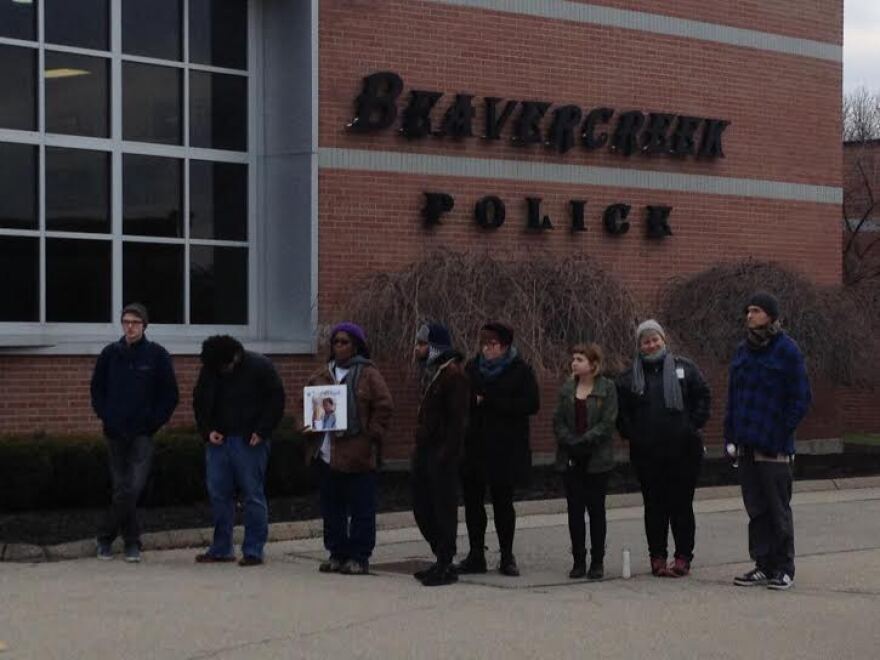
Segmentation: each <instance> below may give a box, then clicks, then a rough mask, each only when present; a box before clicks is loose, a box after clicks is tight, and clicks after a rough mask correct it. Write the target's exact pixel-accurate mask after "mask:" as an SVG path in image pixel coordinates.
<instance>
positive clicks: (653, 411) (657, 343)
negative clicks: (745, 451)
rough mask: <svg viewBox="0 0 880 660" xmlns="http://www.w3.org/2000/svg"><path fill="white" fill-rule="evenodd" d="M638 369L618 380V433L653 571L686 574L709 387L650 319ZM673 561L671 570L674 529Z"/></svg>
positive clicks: (640, 332) (642, 331) (642, 333)
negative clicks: (625, 447)
mask: <svg viewBox="0 0 880 660" xmlns="http://www.w3.org/2000/svg"><path fill="white" fill-rule="evenodd" d="M636 338H637V343H638V353H637V355H636V358H635V361H634V362H633V367H632V368H631V369H630V370H629V371H626V372H624V373H623V374H622V375H621V376H620V378H619V379H618V383H617V392H618V394H617V398H618V406H619V409H618V415H617V429H618V431H620V435H621V436H623V437H624V438H625V439H627V440H629V447H630V464H631V465H632V466H633V468H634V469H635V471H636V475H637V476H638V479H639V483H640V485H641V489H642V498H643V499H644V502H645V532H646V534H647V537H648V552H649V553H650V556H651V572H652V573H653V574H654V575H656V576H658V577H684V576H685V575H687V574H688V573H689V572H690V566H691V561H693V557H694V534H695V531H696V522H695V520H694V506H693V504H694V489H695V488H696V485H697V477H698V476H699V472H700V464H701V463H702V459H703V452H704V450H703V439H702V435H701V433H700V429H702V428H703V426H704V425H705V424H706V422H707V421H708V419H709V406H710V403H711V395H710V392H709V386H708V385H707V384H706V381H705V379H704V378H703V376H702V374H701V373H700V371H699V369H697V367H696V365H695V364H694V363H693V362H691V361H690V360H687V359H685V358H683V357H680V356H677V355H673V354H672V353H671V352H670V351H669V349H668V348H667V346H666V333H665V332H664V331H663V328H662V327H661V326H660V324H659V323H657V321H655V320H654V319H650V320H648V321H645V322H644V323H642V324H641V325H640V326H639V327H638V329H637V330H636ZM670 527H671V528H672V536H673V539H674V540H675V561H674V562H673V563H672V564H670V565H669V566H667V563H666V557H667V551H666V544H667V539H668V536H669V529H670Z"/></svg>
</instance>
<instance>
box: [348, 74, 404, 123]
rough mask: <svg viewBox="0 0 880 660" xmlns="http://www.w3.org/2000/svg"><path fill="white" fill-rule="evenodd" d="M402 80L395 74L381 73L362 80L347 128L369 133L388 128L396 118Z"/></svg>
mask: <svg viewBox="0 0 880 660" xmlns="http://www.w3.org/2000/svg"><path fill="white" fill-rule="evenodd" d="M402 90H403V80H402V79H401V77H400V76H398V75H397V74H396V73H392V72H391V71H381V72H379V73H373V74H371V75H369V76H366V77H365V78H364V86H363V89H362V90H361V93H360V95H359V96H358V97H357V98H356V99H355V101H354V119H352V120H351V123H350V124H348V126H347V128H349V129H351V130H352V131H356V132H358V133H369V132H371V131H380V130H382V129H383V128H388V127H389V126H391V124H393V123H394V120H395V119H396V118H397V97H398V96H400V92H401V91H402Z"/></svg>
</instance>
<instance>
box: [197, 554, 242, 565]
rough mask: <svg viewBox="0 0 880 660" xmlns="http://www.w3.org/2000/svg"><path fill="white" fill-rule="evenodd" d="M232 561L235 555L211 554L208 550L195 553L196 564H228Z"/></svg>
mask: <svg viewBox="0 0 880 660" xmlns="http://www.w3.org/2000/svg"><path fill="white" fill-rule="evenodd" d="M234 561H235V557H220V556H218V555H212V554H211V553H210V552H203V553H201V554H199V555H196V563H197V564H228V563H230V562H234Z"/></svg>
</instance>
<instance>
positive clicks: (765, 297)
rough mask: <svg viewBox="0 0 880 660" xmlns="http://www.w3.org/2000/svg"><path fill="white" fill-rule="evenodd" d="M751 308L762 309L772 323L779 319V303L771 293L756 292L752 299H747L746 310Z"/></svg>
mask: <svg viewBox="0 0 880 660" xmlns="http://www.w3.org/2000/svg"><path fill="white" fill-rule="evenodd" d="M752 306H754V307H760V308H761V309H763V310H764V312H765V313H766V314H767V316H769V317H770V319H771V320H772V321H775V320H776V319H778V318H779V301H778V300H777V299H776V296H774V295H773V294H772V293H767V292H766V291H756V292H755V293H753V294H752V297H751V298H749V303H748V305H746V309H748V308H749V307H752Z"/></svg>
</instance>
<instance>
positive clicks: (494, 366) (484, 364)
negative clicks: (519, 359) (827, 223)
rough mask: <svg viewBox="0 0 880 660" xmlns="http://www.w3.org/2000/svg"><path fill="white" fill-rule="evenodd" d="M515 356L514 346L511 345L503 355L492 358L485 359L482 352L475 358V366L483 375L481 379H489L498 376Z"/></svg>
mask: <svg viewBox="0 0 880 660" xmlns="http://www.w3.org/2000/svg"><path fill="white" fill-rule="evenodd" d="M516 356H517V350H516V346H511V347H510V348H509V349H507V352H506V353H505V354H504V355H502V356H501V357H497V358H495V359H493V360H487V359H486V358H484V357H483V354H482V353H480V357H479V359H478V360H477V366H478V367H479V369H480V374H481V375H482V376H483V380H486V381H491V380H495V379H496V378H498V376H500V375H501V374H503V373H504V370H505V369H507V367H509V366H510V363H511V362H513V361H514V359H515V358H516Z"/></svg>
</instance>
